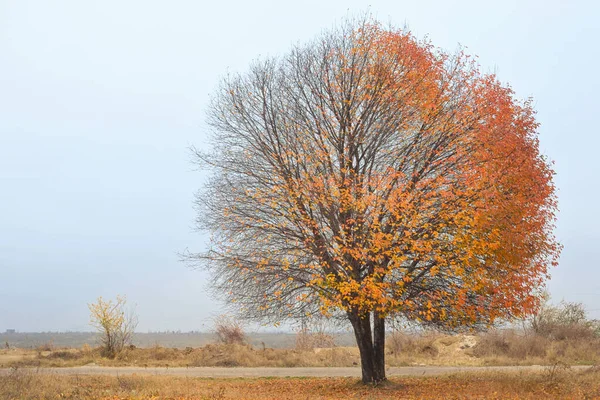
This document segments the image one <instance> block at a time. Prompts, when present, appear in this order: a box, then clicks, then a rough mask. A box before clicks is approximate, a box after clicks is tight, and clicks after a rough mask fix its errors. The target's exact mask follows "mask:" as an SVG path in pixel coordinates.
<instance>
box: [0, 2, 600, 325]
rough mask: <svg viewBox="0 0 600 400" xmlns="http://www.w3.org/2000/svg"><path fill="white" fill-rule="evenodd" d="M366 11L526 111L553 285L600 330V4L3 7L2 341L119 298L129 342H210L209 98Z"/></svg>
mask: <svg viewBox="0 0 600 400" xmlns="http://www.w3.org/2000/svg"><path fill="white" fill-rule="evenodd" d="M367 11H368V12H370V13H371V14H372V15H373V16H374V17H376V18H377V19H379V20H380V21H382V22H385V23H387V22H391V23H392V24H394V25H399V26H404V25H406V26H407V27H408V28H409V29H410V30H411V31H412V32H413V33H414V34H415V35H416V36H417V37H419V38H424V37H425V36H427V37H428V38H429V39H430V40H431V41H432V43H433V44H434V45H435V46H438V47H441V48H444V49H447V50H455V49H457V47H458V45H459V44H460V45H462V46H466V48H467V50H466V51H467V52H468V53H470V54H473V55H477V56H478V57H479V62H480V64H481V67H482V69H483V71H486V72H495V73H496V74H497V75H498V77H499V79H500V80H501V81H502V82H505V83H508V84H510V85H511V86H512V87H513V89H514V90H515V92H516V95H517V96H518V97H520V98H527V97H530V96H532V97H533V98H534V100H535V103H534V104H535V108H536V109H537V111H538V121H539V122H540V123H541V127H540V130H539V132H540V141H541V149H542V152H543V153H544V154H546V155H547V156H549V157H550V158H551V159H552V160H554V162H555V170H556V173H557V174H556V180H555V182H556V185H557V187H558V198H559V207H560V214H559V219H558V223H557V230H556V234H557V236H558V238H559V240H560V242H561V243H562V244H563V245H564V250H563V253H562V257H561V260H560V265H559V266H558V267H557V268H555V269H553V270H552V279H551V280H550V282H549V284H548V287H549V290H550V294H551V296H552V298H553V301H555V302H557V301H560V300H562V299H564V300H566V301H577V302H583V303H584V304H585V305H586V307H587V308H588V310H589V314H590V316H591V317H595V318H600V268H599V267H600V261H599V260H600V230H599V229H598V226H600V212H599V210H598V208H597V205H598V204H599V202H598V200H597V199H598V196H599V195H600V188H599V185H598V183H599V179H598V176H599V175H600V163H598V162H596V161H597V160H598V157H599V156H598V148H599V147H600V132H599V130H598V124H597V118H598V112H599V106H600V101H599V100H598V96H599V93H600V83H599V82H600V78H599V76H600V75H599V74H598V73H597V71H598V65H599V63H600V46H599V45H598V42H597V40H598V39H599V38H600V28H599V26H600V25H599V24H598V23H597V20H598V17H600V2H596V1H588V2H585V1H562V0H561V1H524V0H519V1H516V0H507V1H501V2H500V1H495V2H482V1H403V0H392V1H375V0H371V1H368V2H364V1H362V2H361V1H348V0H344V1H340V0H335V1H327V2H326V1H322V0H319V1H313V0H306V1H296V2H284V1H281V0H279V1H263V0H254V1H251V2H248V1H210V2H206V1H193V0H170V1H152V0H103V1H90V0H87V1H85V0H54V1H46V0H37V1H35V0H0V332H1V331H4V330H5V329H8V328H13V329H17V330H18V331H86V330H90V329H91V328H90V326H89V312H88V309H87V304H88V303H90V302H93V301H94V300H95V299H96V298H97V297H98V296H103V297H105V298H112V297H115V296H116V295H117V294H124V295H126V296H127V298H128V301H129V303H131V304H135V306H136V311H137V314H138V316H139V326H138V330H139V331H142V332H145V331H162V330H182V331H189V330H207V329H209V328H210V326H211V324H212V319H213V318H214V317H215V316H216V315H218V314H219V313H220V312H221V306H222V305H221V304H219V303H218V302H217V301H216V300H214V298H213V297H212V296H211V293H210V292H209V291H207V286H206V280H207V276H206V275H205V273H203V272H201V271H197V270H191V269H189V268H188V267H187V266H186V265H185V264H184V263H182V262H181V261H180V259H179V256H178V253H181V252H182V251H185V250H186V249H189V250H191V251H195V252H197V251H202V250H203V249H204V248H205V246H206V244H207V236H206V235H205V234H202V233H198V232H196V231H195V228H194V218H195V216H196V215H195V212H194V210H193V207H192V201H193V198H194V193H195V192H196V191H197V190H199V189H201V187H202V184H203V182H204V180H205V178H206V177H205V175H203V174H202V173H200V172H198V171H197V170H196V169H195V167H194V165H193V164H192V157H191V154H190V151H189V147H190V146H191V145H194V146H196V147H199V148H205V147H206V146H207V133H208V129H207V126H206V124H205V115H206V108H207V104H208V101H209V96H210V94H211V93H213V92H214V91H215V89H216V87H217V85H218V82H219V79H220V78H221V77H223V76H224V74H226V73H227V72H228V71H229V72H243V71H245V70H246V69H247V68H248V66H249V64H250V62H251V61H252V60H254V59H256V58H257V57H265V56H274V55H281V54H284V53H286V52H287V51H288V50H289V49H290V48H291V47H292V46H293V45H294V44H297V43H302V42H306V41H308V40H311V39H313V38H314V37H316V36H317V35H319V33H320V32H322V31H323V30H326V29H328V28H331V27H332V26H333V25H334V24H336V23H339V22H340V21H341V20H342V19H343V18H345V17H347V16H355V15H359V14H362V13H365V12H367Z"/></svg>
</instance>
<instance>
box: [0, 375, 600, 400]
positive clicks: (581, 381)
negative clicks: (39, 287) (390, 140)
mask: <svg viewBox="0 0 600 400" xmlns="http://www.w3.org/2000/svg"><path fill="white" fill-rule="evenodd" d="M0 397H1V398H2V399H7V400H12V399H19V400H33V399H47V400H53V399H73V400H74V399H91V400H141V399H164V400H169V399H172V400H200V399H213V400H217V399H282V400H286V399H289V400H295V399H303V400H304V399H507V398H510V399H594V398H600V370H599V369H598V368H588V369H586V370H576V371H575V370H570V369H568V368H548V369H545V370H540V371H539V372H528V373H526V374H524V373H515V372H507V371H503V372H499V371H494V372H489V371H488V372H484V373H478V372H468V373H458V374H452V375H446V376H437V377H402V378H398V377H394V378H391V379H390V382H388V383H387V384H384V385H380V386H379V387H372V386H364V385H362V384H360V383H359V382H358V380H357V379H356V378H353V377H352V378H243V379H240V378H229V379H227V378H217V379H207V378H190V377H172V376H170V377H166V376H139V375H135V374H132V375H125V376H118V377H115V376H98V375H71V376H69V375H46V374H43V373H39V372H35V371H34V370H31V369H25V370H20V369H13V370H12V371H10V372H9V373H8V374H6V375H4V376H0Z"/></svg>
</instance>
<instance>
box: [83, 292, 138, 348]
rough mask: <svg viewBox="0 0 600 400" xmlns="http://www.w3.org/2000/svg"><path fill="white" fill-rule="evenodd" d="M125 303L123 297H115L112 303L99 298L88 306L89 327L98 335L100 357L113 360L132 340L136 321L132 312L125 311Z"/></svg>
mask: <svg viewBox="0 0 600 400" xmlns="http://www.w3.org/2000/svg"><path fill="white" fill-rule="evenodd" d="M126 303H127V302H126V299H125V297H123V296H117V299H116V300H115V301H114V302H113V301H112V300H109V301H104V300H103V299H102V297H99V298H98V300H97V301H96V303H92V304H88V308H89V309H90V313H91V325H92V326H94V327H95V328H96V329H97V330H98V332H99V333H100V342H101V344H102V355H103V356H105V357H108V358H115V356H116V355H117V354H118V353H120V352H121V351H122V350H123V348H124V347H125V346H126V345H128V344H131V340H132V339H133V333H134V331H135V328H136V327H137V323H138V320H137V316H136V315H135V313H133V311H129V312H127V311H126V310H125V306H126Z"/></svg>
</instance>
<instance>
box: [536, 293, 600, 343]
mask: <svg viewBox="0 0 600 400" xmlns="http://www.w3.org/2000/svg"><path fill="white" fill-rule="evenodd" d="M530 325H531V329H532V330H533V332H534V333H535V334H536V335H539V336H542V337H546V338H548V339H551V340H573V339H590V338H593V337H596V336H598V334H599V333H600V324H598V321H595V320H588V318H587V313H586V311H585V307H584V306H583V304H581V303H571V302H564V301H563V302H561V303H560V304H559V305H558V306H551V305H548V304H547V305H545V306H543V307H542V308H541V310H540V311H539V312H538V314H537V315H535V316H534V317H533V318H532V319H531V323H530Z"/></svg>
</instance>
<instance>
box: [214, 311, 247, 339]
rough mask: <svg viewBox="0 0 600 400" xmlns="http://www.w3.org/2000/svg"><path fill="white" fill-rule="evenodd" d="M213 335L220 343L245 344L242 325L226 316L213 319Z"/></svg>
mask: <svg viewBox="0 0 600 400" xmlns="http://www.w3.org/2000/svg"><path fill="white" fill-rule="evenodd" d="M215 333H216V334H217V338H218V340H219V342H221V343H225V344H244V343H245V342H246V334H245V333H244V329H243V328H242V324H240V323H239V322H238V321H236V320H235V319H233V318H232V317H230V316H228V315H220V316H219V317H217V318H216V319H215Z"/></svg>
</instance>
